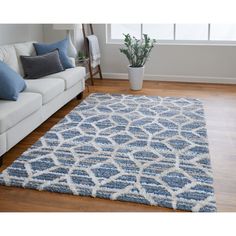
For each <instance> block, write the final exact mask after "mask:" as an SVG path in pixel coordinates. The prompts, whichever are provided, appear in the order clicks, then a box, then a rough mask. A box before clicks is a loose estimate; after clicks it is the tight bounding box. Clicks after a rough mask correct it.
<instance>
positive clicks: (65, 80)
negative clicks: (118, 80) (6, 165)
mask: <svg viewBox="0 0 236 236" xmlns="http://www.w3.org/2000/svg"><path fill="white" fill-rule="evenodd" d="M20 55H25V56H29V55H35V50H34V47H33V42H26V43H18V44H14V45H4V46H0V60H2V61H3V62H4V63H6V64H8V65H9V66H10V67H11V68H12V69H14V70H15V71H16V72H18V73H19V74H21V75H23V69H22V65H21V62H20V58H19V56H20ZM70 60H71V61H72V62H73V60H72V58H71V59H70ZM85 74H86V73H85V68H84V67H75V68H71V69H67V70H65V71H63V72H60V73H56V74H52V75H49V76H46V77H43V78H40V79H35V80H25V81H26V84H27V88H26V89H25V91H24V92H22V93H20V95H19V98H18V100H17V101H6V100H1V99H0V159H2V158H1V156H2V155H3V154H4V153H5V152H7V151H8V150H9V149H10V148H12V147H13V146H14V145H15V144H17V143H18V142H19V141H20V140H21V139H23V138H24V137H25V136H27V135H28V134H29V133H30V132H32V131H33V130H34V129H35V128H37V127H38V126H39V125H40V124H41V123H43V122H44V121H45V120H46V119H48V118H49V117H50V116H51V115H52V114H53V113H55V112H56V111H57V110H58V109H60V108H61V107H62V106H64V105H65V104H66V103H67V102H69V101H70V100H71V99H73V98H74V97H76V96H77V95H79V94H80V95H81V94H82V92H83V90H84V88H85ZM0 86H1V85H0Z"/></svg>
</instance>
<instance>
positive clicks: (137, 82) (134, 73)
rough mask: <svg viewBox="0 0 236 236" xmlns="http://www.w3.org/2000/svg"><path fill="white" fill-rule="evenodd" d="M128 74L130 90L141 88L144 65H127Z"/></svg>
mask: <svg viewBox="0 0 236 236" xmlns="http://www.w3.org/2000/svg"><path fill="white" fill-rule="evenodd" d="M128 75H129V82H130V88H131V89H132V90H141V89H142V87H143V76H144V66H143V67H130V66H128Z"/></svg>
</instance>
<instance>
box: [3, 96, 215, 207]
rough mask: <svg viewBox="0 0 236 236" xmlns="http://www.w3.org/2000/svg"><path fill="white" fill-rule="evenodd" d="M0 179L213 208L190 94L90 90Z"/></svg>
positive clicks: (196, 104) (201, 128)
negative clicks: (82, 99)
mask: <svg viewBox="0 0 236 236" xmlns="http://www.w3.org/2000/svg"><path fill="white" fill-rule="evenodd" d="M0 184H2V185H7V186H18V187H23V188H31V189H37V190H47V191H51V192H59V193H70V194H74V195H84V196H92V197H99V198H108V199H111V200H121V201H130V202H137V203H143V204H148V205H155V206H162V207H169V208H174V209H181V210H187V211H216V203H215V197H214V190H213V178H212V169H211V165H210V158H209V150H208V142H207V132H206V127H205V119H204V111H203V106H202V103H201V102H200V101H199V100H196V99H190V98H173V97H164V98H162V97H149V96H133V95H118V94H117V95H111V94H100V93H95V94H91V95H90V96H89V97H88V98H86V99H85V100H84V101H83V102H82V103H81V104H80V105H79V106H78V107H76V108H75V109H74V110H73V111H71V112H70V113H69V114H68V115H67V116H66V117H65V118H64V119H63V120H61V121H60V122H59V123H58V124H57V125H55V126H54V127H53V128H52V129H51V130H50V131H48V132H47V133H46V134H45V135H44V136H43V137H42V138H40V140H39V141H37V142H36V143H35V144H34V145H33V146H32V147H31V148H30V149H29V150H27V151H26V152H24V153H23V154H22V155H21V157H19V158H18V159H17V160H16V161H14V163H13V164H12V165H11V166H9V167H8V168H7V169H5V170H4V171H3V172H2V173H1V174H0Z"/></svg>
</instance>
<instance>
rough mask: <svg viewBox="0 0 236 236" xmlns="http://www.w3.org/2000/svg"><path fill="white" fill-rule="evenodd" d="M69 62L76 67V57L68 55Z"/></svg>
mask: <svg viewBox="0 0 236 236" xmlns="http://www.w3.org/2000/svg"><path fill="white" fill-rule="evenodd" d="M68 59H69V62H70V63H71V64H72V65H73V66H74V67H75V58H74V57H68Z"/></svg>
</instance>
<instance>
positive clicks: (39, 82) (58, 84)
mask: <svg viewBox="0 0 236 236" xmlns="http://www.w3.org/2000/svg"><path fill="white" fill-rule="evenodd" d="M25 82H26V85H27V86H26V89H25V92H32V93H39V94H41V95H42V98H43V105H44V104H46V103H48V102H49V101H51V100H52V99H53V98H55V97H56V96H58V95H59V94H61V93H63V91H64V90H65V83H64V81H63V80H62V79H55V78H48V79H46V78H44V77H43V78H41V79H29V80H25Z"/></svg>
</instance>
